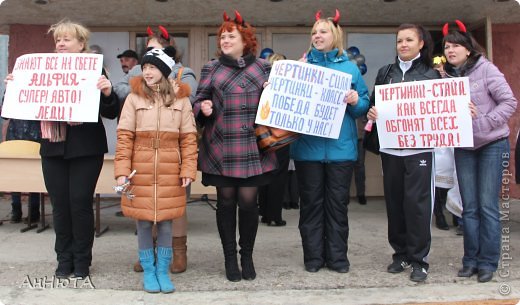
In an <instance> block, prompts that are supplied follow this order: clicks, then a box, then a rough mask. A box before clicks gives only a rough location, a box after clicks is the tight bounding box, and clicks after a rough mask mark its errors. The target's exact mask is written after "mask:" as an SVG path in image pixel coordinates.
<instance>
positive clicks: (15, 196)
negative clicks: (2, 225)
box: [11, 193, 22, 223]
mask: <svg viewBox="0 0 520 305" xmlns="http://www.w3.org/2000/svg"><path fill="white" fill-rule="evenodd" d="M11 197H12V200H13V201H12V202H11V208H12V210H11V223H19V222H21V221H22V194H21V193H11Z"/></svg>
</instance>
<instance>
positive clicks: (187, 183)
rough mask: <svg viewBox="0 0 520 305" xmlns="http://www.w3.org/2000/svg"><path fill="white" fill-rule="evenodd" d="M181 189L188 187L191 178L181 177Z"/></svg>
mask: <svg viewBox="0 0 520 305" xmlns="http://www.w3.org/2000/svg"><path fill="white" fill-rule="evenodd" d="M181 179H182V185H181V186H182V187H187V186H188V185H190V183H191V182H192V181H193V180H191V178H187V177H182V178H181Z"/></svg>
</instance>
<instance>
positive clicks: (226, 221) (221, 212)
mask: <svg viewBox="0 0 520 305" xmlns="http://www.w3.org/2000/svg"><path fill="white" fill-rule="evenodd" d="M257 221H258V217H257ZM236 226H237V218H236V207H235V206H232V207H222V206H219V207H218V208H217V227H218V233H219V235H220V241H221V242H222V249H223V250H224V261H225V267H226V277H227V279H228V280H229V281H231V282H238V281H240V279H241V276H240V270H239V269H238V260H237V240H236V238H237V237H236Z"/></svg>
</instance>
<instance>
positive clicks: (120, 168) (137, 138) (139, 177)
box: [115, 47, 197, 293]
mask: <svg viewBox="0 0 520 305" xmlns="http://www.w3.org/2000/svg"><path fill="white" fill-rule="evenodd" d="M167 53H170V51H169V48H168V47H167V48H165V49H152V50H150V51H148V52H147V53H146V54H145V55H144V56H143V59H142V61H141V65H142V69H143V75H142V76H139V77H135V78H133V79H132V80H131V81H130V83H131V88H132V93H131V94H130V95H129V96H128V97H127V99H126V102H125V104H124V107H123V110H122V112H121V116H120V120H119V125H118V127H117V148H116V156H115V178H116V179H117V184H118V185H119V186H125V187H124V189H125V191H124V192H125V193H126V196H125V195H123V196H122V199H121V206H122V211H123V214H124V215H125V216H127V217H130V218H133V219H136V220H137V236H138V246H139V260H140V262H141V265H142V267H143V269H144V275H143V286H144V290H145V291H147V292H159V291H161V292H163V293H170V292H173V291H174V290H175V286H174V285H173V283H172V282H171V280H170V278H169V275H168V266H169V264H170V261H171V258H172V244H171V240H172V230H171V228H172V224H171V221H172V219H174V218H178V217H181V216H182V215H183V214H184V213H185V208H186V198H185V197H186V189H185V188H186V187H187V186H188V185H189V184H190V183H191V182H192V181H193V180H194V179H195V175H196V170H197V142H196V135H197V130H196V127H195V120H194V118H193V113H192V108H191V103H190V101H189V99H188V97H187V96H188V95H189V92H188V94H186V91H187V90H188V91H189V88H186V85H184V84H182V83H178V82H177V81H175V80H173V79H171V80H169V79H168V75H169V74H170V73H171V70H172V68H173V66H174V65H175V61H174V60H173V59H172V58H171V57H170V56H169V55H168V54H167ZM133 171H135V175H133V176H132V175H131V173H132V172H133ZM153 224H156V225H157V254H156V255H155V251H154V246H153V238H152V226H153ZM155 256H157V261H156V260H155Z"/></svg>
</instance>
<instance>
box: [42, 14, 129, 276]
mask: <svg viewBox="0 0 520 305" xmlns="http://www.w3.org/2000/svg"><path fill="white" fill-rule="evenodd" d="M49 32H52V33H53V35H54V42H55V43H56V52H58V53H83V52H86V51H87V46H88V45H89V43H88V40H89V36H90V32H89V30H88V29H86V28H85V27H83V26H82V25H80V24H77V23H72V22H70V21H62V22H59V23H57V24H55V25H52V26H51V27H50V29H49ZM97 88H98V89H100V90H101V95H100V102H99V113H100V115H102V116H104V117H107V118H109V119H114V118H116V116H117V113H118V111H119V103H118V100H117V97H116V96H115V94H114V92H113V91H112V85H111V83H110V81H109V80H108V79H106V78H105V77H104V76H101V77H100V78H99V81H98V83H97ZM63 131H65V132H64V133H63ZM106 152H108V146H107V139H106V134H105V128H104V127H103V123H102V121H101V117H99V118H98V121H97V122H95V123H72V122H43V121H42V144H41V149H40V155H41V157H42V169H43V176H44V179H45V186H46V187H47V191H48V192H49V196H50V199H51V203H52V208H53V212H52V216H53V221H54V231H55V232H56V242H55V246H54V250H55V251H56V254H57V260H58V268H57V269H56V276H57V277H67V276H69V275H70V274H71V273H74V276H76V277H80V278H84V277H86V276H88V275H89V267H90V265H91V262H92V246H93V243H94V213H93V211H92V198H93V197H94V190H95V187H96V183H97V180H98V177H99V174H100V172H101V167H102V166H103V155H104V154H105V153H106Z"/></svg>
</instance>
